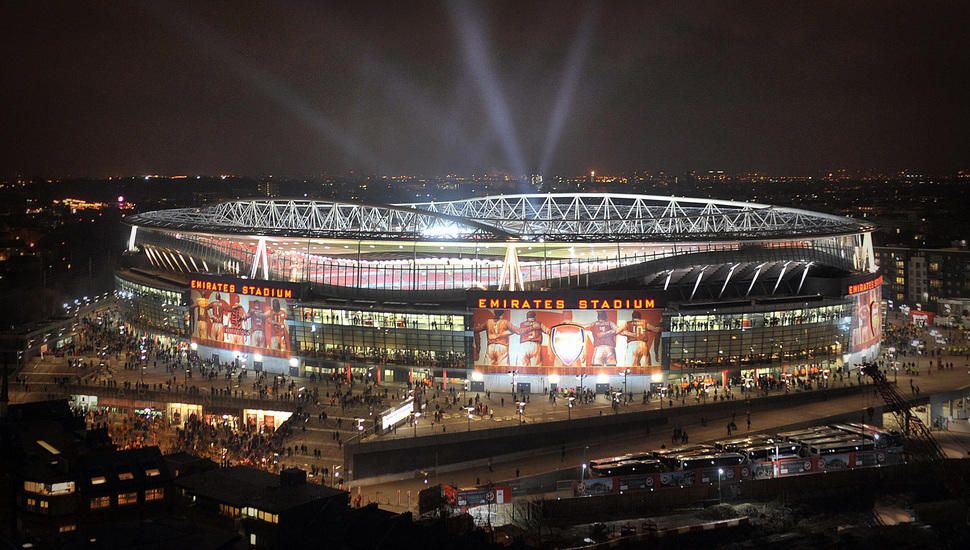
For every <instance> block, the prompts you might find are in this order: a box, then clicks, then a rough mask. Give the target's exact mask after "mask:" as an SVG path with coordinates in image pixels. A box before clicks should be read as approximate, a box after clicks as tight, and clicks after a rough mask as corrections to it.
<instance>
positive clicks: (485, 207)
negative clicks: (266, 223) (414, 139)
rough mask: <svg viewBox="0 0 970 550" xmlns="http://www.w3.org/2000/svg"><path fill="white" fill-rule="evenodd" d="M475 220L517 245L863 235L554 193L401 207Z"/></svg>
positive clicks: (787, 218)
mask: <svg viewBox="0 0 970 550" xmlns="http://www.w3.org/2000/svg"><path fill="white" fill-rule="evenodd" d="M399 206H405V207H410V208H419V209H422V210H428V211H432V212H439V213H442V214H447V215H449V216H454V217H457V218H462V219H470V220H476V221H478V222H481V223H484V224H488V225H490V226H493V227H497V228H500V229H502V230H504V231H507V232H509V233H512V234H515V235H518V236H520V237H523V238H532V239H536V238H552V239H555V240H562V238H563V237H570V236H581V237H590V240H640V239H643V237H644V236H649V237H650V240H676V239H683V238H686V239H688V240H696V239H697V238H699V237H700V238H710V239H716V240H721V239H725V238H752V237H753V238H757V237H762V236H778V235H784V236H799V235H805V236H819V235H839V234H851V233H860V232H865V231H869V230H870V229H871V228H869V227H867V226H864V225H863V224H862V223H860V222H859V221H857V220H854V219H851V218H844V217H839V216H833V215H830V214H822V213H818V212H810V211H807V210H799V209H794V208H782V207H777V206H770V205H766V204H757V203H747V202H736V201H723V200H713V199H694V198H682V197H662V196H657V195H628V194H613V193H556V194H525V195H500V196H490V197H481V198H474V199H465V200H458V201H446V202H426V203H412V204H401V205H399Z"/></svg>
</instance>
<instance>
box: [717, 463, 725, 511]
mask: <svg viewBox="0 0 970 550" xmlns="http://www.w3.org/2000/svg"><path fill="white" fill-rule="evenodd" d="M722 477H724V468H718V469H717V503H718V504H720V503H721V478H722Z"/></svg>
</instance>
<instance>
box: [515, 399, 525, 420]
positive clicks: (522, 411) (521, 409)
mask: <svg viewBox="0 0 970 550" xmlns="http://www.w3.org/2000/svg"><path fill="white" fill-rule="evenodd" d="M516 405H518V406H519V424H522V423H523V421H522V415H524V414H525V401H519V402H518V403H516Z"/></svg>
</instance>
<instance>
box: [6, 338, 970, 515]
mask: <svg viewBox="0 0 970 550" xmlns="http://www.w3.org/2000/svg"><path fill="white" fill-rule="evenodd" d="M111 328H117V326H112V327H111ZM902 330H903V331H904V332H906V334H911V333H912V335H914V336H916V337H920V334H921V332H920V330H915V331H913V329H910V328H903V329H902ZM89 341H91V342H92V343H94V342H97V345H96V346H94V347H93V348H92V350H90V351H88V352H86V353H82V354H80V355H78V356H75V357H72V358H71V359H73V361H74V364H76V363H77V361H78V359H80V363H81V364H82V366H81V367H80V368H79V367H77V366H74V365H73V364H71V363H70V362H69V361H68V358H65V357H55V356H47V357H45V358H43V359H37V360H35V361H33V362H31V364H30V365H28V366H27V367H26V368H25V369H24V370H23V371H22V372H21V373H20V374H19V375H18V377H17V378H18V379H17V380H16V383H14V384H13V385H12V387H11V390H12V395H11V397H12V398H13V400H14V401H15V402H18V401H24V400H36V399H43V398H47V397H54V396H62V395H65V394H69V395H73V396H74V397H75V398H76V397H78V396H80V395H86V396H89V397H90V396H95V395H97V396H99V397H100V398H102V401H100V403H99V404H98V406H100V407H101V410H106V411H114V412H113V413H112V414H115V415H116V416H115V419H116V420H118V421H119V422H120V421H121V420H122V419H125V418H127V419H132V418H137V417H139V415H146V414H150V413H148V412H146V410H147V408H148V407H147V406H146V402H147V404H151V405H152V406H154V407H156V408H160V411H159V412H160V416H159V417H158V422H157V425H158V428H159V430H160V431H165V430H168V431H169V432H171V430H172V429H173V428H172V424H171V421H172V419H171V418H169V417H168V411H167V410H166V409H165V405H166V404H171V403H176V404H179V403H181V404H185V403H193V402H199V403H202V405H201V408H203V409H205V408H206V407H208V406H209V405H210V404H212V403H213V402H214V401H213V400H208V401H207V400H206V399H204V397H205V396H209V395H211V393H212V392H218V391H220V390H222V389H224V388H225V382H224V380H220V379H209V378H203V377H200V375H199V372H200V369H199V366H198V365H193V366H190V367H189V369H190V370H192V372H194V375H193V376H192V377H191V378H189V379H188V381H187V382H185V383H184V385H176V387H174V388H173V389H171V390H168V389H166V390H162V391H156V390H155V388H157V387H159V386H162V385H165V384H166V383H167V381H169V380H170V379H171V378H170V377H171V371H170V362H168V361H167V360H165V359H161V360H156V359H155V353H154V351H153V350H149V351H148V353H147V354H146V355H147V357H148V358H149V359H150V360H149V361H148V362H147V363H145V364H143V365H141V366H144V368H138V369H131V368H129V369H125V368H124V362H125V361H124V358H125V357H126V352H124V351H122V349H123V348H122V347H120V345H119V342H120V341H119V340H117V339H109V340H104V339H102V340H96V339H89ZM134 344H135V346H136V347H135V348H134V349H135V350H140V344H138V340H137V339H135V340H134ZM105 345H107V346H109V351H110V353H107V354H103V353H102V352H101V351H99V350H103V349H104V346H105ZM929 347H930V348H931V349H932V348H934V347H935V346H933V345H932V343H931V344H930V346H929ZM119 353H120V355H119ZM139 353H140V351H139ZM896 360H897V364H898V365H900V367H901V369H900V370H899V374H898V375H897V376H898V378H899V387H900V388H902V391H903V392H904V393H907V395H913V394H915V393H916V392H919V393H920V394H922V395H927V396H929V395H932V394H936V393H940V392H952V391H955V390H959V389H961V388H963V389H965V388H967V387H968V385H970V371H968V368H970V366H968V364H967V360H968V359H967V357H966V356H965V355H960V356H952V355H940V356H934V357H933V358H932V359H930V358H927V357H925V356H910V357H904V356H899V357H897V358H896ZM102 362H103V363H104V364H105V367H100V366H99V363H102ZM941 363H942V364H943V365H944V366H946V365H949V366H950V367H952V368H944V369H942V370H940V369H939V368H938V367H936V366H933V367H932V368H931V365H938V364H941ZM886 364H887V367H888V366H890V365H892V363H891V362H889V361H888V360H887V363H886ZM907 364H909V365H910V367H909V372H910V373H912V374H907V373H906V371H905V370H903V369H902V367H903V366H905V365H907ZM889 368H892V367H889ZM917 372H918V374H917ZM78 378H80V383H78ZM291 381H292V382H295V383H296V384H297V385H298V386H299V387H302V388H304V390H303V393H307V392H313V390H317V393H318V395H321V396H322V395H325V392H327V391H331V388H332V387H333V386H332V384H331V383H330V382H328V381H321V380H316V381H314V380H310V379H307V378H302V377H300V378H296V379H294V380H291ZM910 381H913V382H914V383H913V384H912V385H911V384H910ZM856 382H857V379H855V378H854V377H853V378H852V379H851V380H848V379H847V380H844V383H850V384H851V383H856ZM840 384H841V383H840ZM833 385H836V384H835V383H833ZM907 387H911V388H914V389H910V390H909V391H908V392H907V391H906V388H907ZM141 388H145V390H142V389H141ZM231 388H232V389H233V391H234V392H235V391H239V392H240V394H237V395H238V397H229V398H226V399H224V400H222V401H220V402H219V403H218V404H219V406H220V407H221V409H220V411H221V410H226V409H228V408H231V407H229V406H230V405H231V404H232V403H233V402H236V403H237V407H236V408H237V409H239V410H242V409H243V407H244V406H252V405H251V404H252V403H253V402H257V403H259V406H261V407H262V408H263V409H265V410H273V409H290V407H288V406H287V405H286V401H287V400H284V399H281V398H280V397H279V396H276V395H267V394H262V395H260V394H259V392H258V391H257V392H255V393H253V390H252V389H251V386H250V385H249V384H246V383H243V384H236V383H233V384H232V385H231ZM343 389H344V390H346V389H348V388H347V387H346V386H343ZM366 389H367V385H366V383H364V382H357V383H356V384H355V386H354V388H353V389H352V390H351V393H352V394H353V395H357V396H360V395H363V393H364V392H365V390H366ZM384 389H387V390H388V391H389V392H390V393H391V395H394V394H396V395H398V396H401V395H403V394H404V393H406V385H402V384H396V383H387V384H385V386H384ZM833 389H835V388H833ZM784 392H785V389H784V388H778V389H776V390H773V391H771V390H769V392H768V394H769V395H777V394H779V393H784ZM441 393H442V394H443V395H441V396H439V399H437V400H435V399H433V398H432V399H431V400H430V401H429V402H430V403H431V406H432V408H433V407H434V405H435V404H438V405H440V406H441V407H442V409H443V410H445V411H446V413H445V414H444V415H443V418H442V419H441V420H440V421H439V422H437V423H435V424H434V425H432V423H431V422H430V421H429V420H427V419H423V420H422V422H421V423H420V424H419V426H418V428H417V431H416V432H415V431H414V430H413V428H412V427H410V426H407V427H402V428H401V429H399V430H398V433H397V434H396V435H395V434H391V433H388V434H385V435H374V434H371V435H368V438H369V439H372V438H376V439H381V438H389V437H413V436H414V434H415V433H416V435H418V436H423V435H431V434H434V433H443V432H454V431H464V430H466V429H469V427H470V429H472V430H480V429H488V428H494V427H501V426H505V425H513V426H514V425H516V423H517V422H518V421H519V417H518V416H517V414H516V409H515V406H514V405H513V404H512V403H511V401H512V399H511V395H510V394H509V393H503V394H498V393H496V394H492V395H491V396H489V397H485V396H482V397H481V398H482V400H483V401H486V402H487V403H489V406H490V407H491V408H492V409H493V411H494V412H495V417H494V419H493V418H490V417H481V416H476V417H473V420H472V421H471V422H469V420H468V418H467V415H466V413H465V411H464V410H463V409H461V408H460V407H451V408H450V409H449V408H448V407H449V406H448V404H446V403H445V401H444V396H445V395H450V394H449V392H447V391H446V392H441ZM468 395H469V394H467V393H462V394H460V395H459V397H460V399H464V398H465V397H466V396H468ZM200 396H201V397H203V399H199V398H200ZM749 398H750V400H751V401H752V402H756V401H757V400H759V399H760V398H761V395H760V394H759V393H757V392H755V393H752V394H748V395H746V396H745V398H744V400H737V401H736V403H737V411H736V412H737V419H736V422H737V424H738V432H736V433H739V434H746V433H755V432H761V431H766V430H772V429H778V428H780V427H784V426H789V425H792V424H795V423H805V422H811V421H812V419H820V418H828V417H832V416H837V415H850V416H849V418H854V415H856V414H862V411H865V410H866V408H868V407H872V406H877V407H878V406H879V399H878V397H876V396H874V395H872V394H871V393H870V392H867V393H865V394H859V393H853V394H851V395H847V396H842V397H833V398H830V399H829V398H824V396H823V395H821V394H820V395H819V399H818V400H817V401H814V402H810V403H804V404H798V405H794V406H792V405H788V404H785V403H784V402H782V403H781V404H779V405H777V406H776V407H774V408H772V409H771V410H763V409H762V408H760V407H756V412H755V413H754V414H753V417H752V425H751V427H750V428H749V427H748V426H747V425H746V423H745V422H744V421H743V420H742V419H743V418H745V416H744V411H745V410H746V408H747V406H748V399H749ZM503 400H504V402H505V404H504V406H503V405H502V401H503ZM281 401H282V403H281ZM709 402H711V401H709ZM126 403H127V404H128V405H129V408H128V409H125V408H124V405H125V404H126ZM305 407H306V410H307V413H308V418H309V421H308V422H307V423H306V430H305V431H304V430H303V429H302V426H301V425H300V424H296V426H295V428H291V429H290V430H289V432H288V434H287V436H286V438H285V440H284V441H283V442H282V447H281V448H282V449H286V448H290V449H300V448H302V446H306V447H307V448H308V449H309V450H319V451H320V452H319V453H315V452H307V453H306V454H304V453H301V452H295V453H293V454H289V455H287V453H285V452H284V453H283V455H284V456H283V457H282V458H281V460H280V461H279V463H278V464H274V465H273V467H274V468H279V467H282V466H288V465H295V466H300V467H303V468H305V469H306V470H308V471H311V472H317V475H316V476H314V479H315V481H317V482H323V483H335V479H334V477H333V474H332V473H336V474H337V475H338V476H339V475H340V469H341V468H340V467H341V466H342V458H343V457H342V453H341V444H342V443H343V442H346V441H348V440H351V439H352V438H354V437H355V432H356V426H357V424H356V423H355V419H357V418H361V417H364V416H365V415H367V414H368V412H369V410H368V407H367V406H364V405H362V404H361V403H360V402H359V401H351V402H350V403H349V404H348V405H347V406H346V407H341V406H340V404H339V403H337V404H331V402H330V401H329V400H327V399H320V400H319V402H311V403H306V404H305ZM659 407H660V403H659V400H657V399H654V400H651V401H650V402H649V403H647V404H646V405H644V404H643V403H642V402H640V401H636V400H635V401H634V402H632V403H629V404H625V405H623V406H622V407H621V408H620V409H619V410H614V409H613V408H612V403H611V402H610V400H609V399H607V397H606V396H599V397H598V398H596V399H594V400H593V401H592V402H591V403H588V404H584V405H578V406H576V407H575V408H573V409H571V410H570V409H567V408H566V407H563V406H562V404H561V403H560V404H559V405H557V406H554V405H553V404H552V403H551V402H550V401H549V400H548V399H535V400H532V402H531V403H530V405H528V406H527V412H526V416H525V421H526V422H527V423H529V424H531V423H535V422H540V421H553V420H565V419H567V418H569V417H570V416H571V417H572V418H580V417H586V416H598V415H609V414H614V413H620V414H624V413H629V412H635V411H641V410H647V409H651V408H652V409H659ZM664 407H665V409H664V410H665V411H669V412H667V419H668V422H667V424H668V426H669V428H670V429H673V427H678V428H681V430H682V431H685V432H687V434H688V435H689V438H690V442H701V441H707V440H712V439H715V438H723V437H724V436H725V435H726V431H725V427H726V425H727V423H728V421H729V420H731V419H730V418H728V417H720V416H717V415H711V416H710V417H706V418H705V421H704V424H705V425H701V424H700V423H699V421H698V420H697V418H698V413H700V415H701V416H704V414H703V411H704V408H705V403H704V402H703V401H701V402H697V401H695V400H693V399H690V400H686V399H685V400H682V401H675V402H674V406H673V408H672V409H671V408H669V402H667V403H665V404H664ZM321 413H326V420H323V419H322V415H321ZM220 416H222V415H220ZM680 418H690V420H687V421H684V422H682V421H681V420H679V419H680ZM338 419H339V420H340V425H339V426H338ZM927 423H928V424H931V422H927ZM669 431H670V430H669V429H664V430H657V431H656V433H655V435H653V436H649V437H639V438H636V439H623V440H619V441H615V442H610V443H605V444H604V443H592V444H590V445H589V446H588V448H587V446H586V445H584V444H583V440H582V438H580V437H577V440H576V441H577V443H576V445H570V446H569V447H567V448H564V449H544V450H537V452H536V453H535V454H533V455H532V456H528V457H524V458H519V459H517V460H515V461H502V460H496V462H495V464H494V465H492V466H491V467H486V466H478V467H472V468H463V469H459V470H456V471H450V472H447V473H441V474H440V476H436V478H438V477H440V481H442V482H447V483H449V484H452V485H454V486H458V487H464V486H472V485H475V484H477V483H482V484H483V483H488V482H490V481H496V482H497V481H501V480H509V479H514V478H515V477H516V475H521V476H526V475H533V474H536V473H540V472H544V471H548V470H552V469H556V468H561V467H563V466H564V465H565V466H569V465H573V466H575V465H576V464H579V463H581V462H583V461H584V460H588V459H591V458H596V457H601V456H613V455H620V454H623V453H625V452H631V451H636V450H642V449H643V448H645V447H651V446H652V447H659V445H661V444H664V443H666V444H668V445H669V444H671V440H670V433H669ZM115 433H119V432H115ZM334 433H339V434H340V437H341V439H340V440H337V439H334V438H333V434H334ZM954 433H955V432H954ZM945 435H946V436H947V437H949V435H950V434H945ZM170 440H171V439H170V438H162V439H161V441H159V443H161V444H162V445H163V447H165V445H166V442H167V441H170ZM119 443H120V444H125V443H126V440H119ZM147 443H151V441H149V442H147ZM944 445H945V446H946V447H947V448H948V450H950V451H953V452H957V453H965V452H966V450H967V449H966V448H965V447H966V440H965V439H963V440H960V439H955V440H954V441H949V440H948V439H944ZM951 447H952V448H951ZM166 450H177V449H173V448H167V449H166ZM324 471H326V472H328V475H326V476H324V475H323V472H324ZM345 486H346V485H345ZM351 486H352V487H354V491H355V493H357V494H360V495H361V498H362V501H363V502H370V501H373V502H380V503H381V505H382V506H384V507H389V508H391V509H398V508H400V509H402V510H403V509H404V508H406V507H407V505H406V495H407V494H408V491H411V492H412V495H416V494H417V491H419V490H420V489H421V488H423V487H424V483H423V482H422V480H421V479H420V478H415V479H408V480H404V481H390V482H385V483H377V484H362V485H359V486H354V485H351ZM399 492H400V494H402V495H405V496H404V497H401V498H402V499H403V500H401V501H399V500H398V494H399ZM415 504H416V501H415V500H412V505H415Z"/></svg>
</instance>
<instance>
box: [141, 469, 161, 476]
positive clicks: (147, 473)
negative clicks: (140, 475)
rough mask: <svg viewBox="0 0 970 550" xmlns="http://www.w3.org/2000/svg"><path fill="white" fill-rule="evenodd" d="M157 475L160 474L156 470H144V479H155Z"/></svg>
mask: <svg viewBox="0 0 970 550" xmlns="http://www.w3.org/2000/svg"><path fill="white" fill-rule="evenodd" d="M158 475H161V472H160V471H158V468H149V469H148V470H145V476H146V477H155V476H158Z"/></svg>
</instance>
